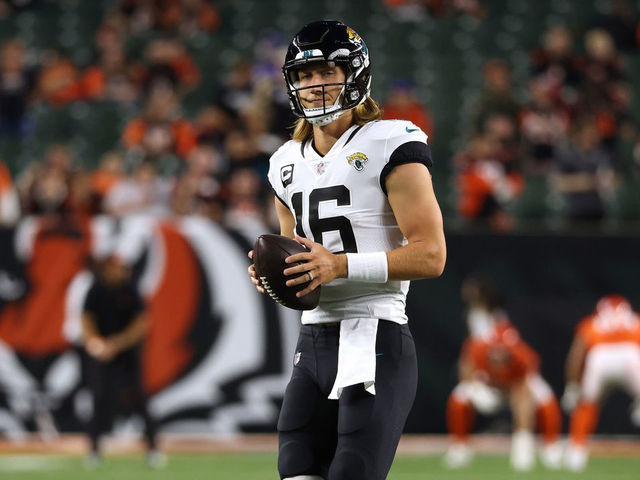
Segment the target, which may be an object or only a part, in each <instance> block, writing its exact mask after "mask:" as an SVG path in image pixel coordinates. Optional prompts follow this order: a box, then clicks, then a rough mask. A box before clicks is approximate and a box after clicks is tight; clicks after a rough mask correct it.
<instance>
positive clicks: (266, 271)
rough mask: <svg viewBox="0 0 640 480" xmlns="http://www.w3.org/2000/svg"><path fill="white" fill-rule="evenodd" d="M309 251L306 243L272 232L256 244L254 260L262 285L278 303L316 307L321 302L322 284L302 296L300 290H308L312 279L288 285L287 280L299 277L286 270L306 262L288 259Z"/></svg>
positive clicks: (288, 305)
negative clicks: (286, 273) (287, 261)
mask: <svg viewBox="0 0 640 480" xmlns="http://www.w3.org/2000/svg"><path fill="white" fill-rule="evenodd" d="M307 251H308V250H307V248H306V247H305V246H304V245H301V244H299V243H298V242H296V241H295V240H293V239H291V238H288V237H284V236H282V235H273V234H270V233H267V234H264V235H260V236H259V237H258V239H257V240H256V244H255V246H254V247H253V263H254V265H255V269H256V275H257V276H258V278H259V279H260V282H261V283H262V286H263V287H264V289H265V290H266V291H267V293H268V294H269V295H270V296H271V298H273V299H274V300H275V301H276V302H278V303H280V304H281V305H284V306H285V307H289V308H293V309H295V310H313V309H314V308H316V307H317V306H318V302H319V301H320V286H318V287H317V288H315V289H314V290H313V291H312V292H310V293H308V294H306V295H304V296H302V297H300V298H298V297H296V293H297V292H299V291H300V290H304V289H305V288H306V287H307V285H308V284H309V282H305V283H302V284H300V285H296V286H295V287H287V285H286V281H287V280H290V279H291V278H295V277H294V276H286V275H285V274H284V273H282V272H283V270H284V269H285V268H287V267H292V266H294V265H300V264H301V263H303V262H297V263H291V264H287V263H285V262H284V259H285V258H287V257H289V256H291V255H295V254H296V253H302V252H307ZM305 275H306V274H305Z"/></svg>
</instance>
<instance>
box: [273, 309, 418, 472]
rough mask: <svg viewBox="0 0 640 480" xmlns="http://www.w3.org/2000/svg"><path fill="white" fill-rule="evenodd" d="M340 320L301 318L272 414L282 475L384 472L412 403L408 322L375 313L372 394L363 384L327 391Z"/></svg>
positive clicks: (413, 369) (414, 376)
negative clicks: (304, 321)
mask: <svg viewBox="0 0 640 480" xmlns="http://www.w3.org/2000/svg"><path fill="white" fill-rule="evenodd" d="M339 334H340V326H339V325H334V326H319V325H303V326H302V327H301V330H300V336H299V338H298V344H297V346H296V359H297V363H295V362H294V363H295V365H294V368H293V374H292V376H291V380H290V382H289V385H288V386H287V389H286V392H285V395H284V401H283V404H282V410H281V412H280V418H279V420H278V441H279V455H278V470H279V473H280V477H281V478H289V477H295V476H298V475H318V476H321V477H322V478H324V479H326V480H384V479H385V478H386V477H387V474H388V472H389V469H390V468H391V463H392V462H393V458H394V456H395V452H396V448H397V446H398V442H399V441H400V435H401V434H402V429H403V428H404V424H405V421H406V419H407V416H408V414H409V410H410V409H411V406H412V404H413V400H414V397H415V393H416V385H417V362H416V352H415V345H414V343H413V338H412V336H411V333H410V331H409V327H408V325H399V324H397V323H394V322H390V321H385V320H380V321H379V324H378V333H377V340H376V355H377V356H376V384H375V388H376V394H375V395H371V394H370V393H368V392H367V391H365V390H364V386H363V385H362V384H359V385H352V386H350V387H346V388H345V389H344V390H343V392H342V395H341V396H340V399H339V400H329V399H328V398H327V397H328V395H329V392H330V391H331V388H332V387H333V383H334V381H335V377H336V372H337V366H338V342H339Z"/></svg>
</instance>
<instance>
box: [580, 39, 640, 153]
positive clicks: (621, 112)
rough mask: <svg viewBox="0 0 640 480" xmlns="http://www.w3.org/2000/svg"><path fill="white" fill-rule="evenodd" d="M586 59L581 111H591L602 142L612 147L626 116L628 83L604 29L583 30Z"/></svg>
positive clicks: (620, 61) (613, 147) (613, 44)
mask: <svg viewBox="0 0 640 480" xmlns="http://www.w3.org/2000/svg"><path fill="white" fill-rule="evenodd" d="M584 43H585V49H586V52H587V61H586V62H587V63H586V66H585V75H584V79H583V83H582V86H581V95H580V105H579V107H580V110H579V111H580V113H581V114H594V115H595V116H596V120H597V127H598V131H599V134H600V138H601V139H602V142H603V146H604V147H605V148H606V149H607V150H608V151H610V152H614V151H615V147H616V143H617V140H618V135H619V133H620V131H621V126H622V125H623V124H624V123H625V121H626V120H627V118H626V117H627V110H628V108H629V104H630V94H629V87H628V85H627V84H626V81H625V79H624V74H623V71H622V59H621V57H620V55H619V53H618V51H617V50H616V46H615V43H614V42H613V39H612V38H611V35H609V34H608V33H607V32H606V31H604V30H601V29H594V30H590V31H588V32H587V33H586V35H585V39H584Z"/></svg>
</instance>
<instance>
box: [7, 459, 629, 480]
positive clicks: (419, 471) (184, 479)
mask: <svg viewBox="0 0 640 480" xmlns="http://www.w3.org/2000/svg"><path fill="white" fill-rule="evenodd" d="M275 465H276V457H275V455H272V454H224V455H220V454H218V455H206V454H198V455H195V454H194V455H177V454H176V455H170V456H169V463H168V464H167V466H166V467H165V468H164V469H163V470H159V471H154V470H150V469H149V468H148V467H147V466H146V465H145V464H144V462H143V461H142V460H141V459H140V458H138V457H121V456H118V457H113V458H107V459H106V460H105V461H104V462H103V464H102V465H101V466H100V467H99V468H98V469H96V470H93V471H87V470H86V469H85V468H84V466H83V463H82V460H81V459H78V458H65V457H54V456H45V455H37V456H35V455H31V456H27V455H24V456H0V479H7V480H9V479H12V480H13V479H16V480H26V479H29V480H76V479H77V480H80V479H82V480H129V479H132V480H133V479H136V480H145V479H157V480H205V479H206V480H269V479H274V480H277V478H278V476H277V473H276V471H275ZM639 471H640V457H639V458H592V459H591V460H590V462H589V466H588V467H587V470H586V471H585V472H583V473H580V474H574V473H569V472H566V471H549V470H545V469H543V468H542V467H538V468H537V469H536V470H534V471H532V472H529V473H515V472H512V471H510V470H509V468H508V461H507V458H506V457H504V456H482V457H477V458H476V459H475V460H474V462H473V464H472V465H471V466H470V467H468V468H465V469H461V470H455V471H451V470H447V469H445V468H443V466H442V463H441V458H440V457H436V456H424V457H418V456H399V457H398V458H396V461H395V463H394V465H393V468H392V469H391V473H390V474H389V477H388V480H436V479H437V480H467V479H469V480H510V479H514V480H515V479H518V480H542V479H544V480H571V479H573V478H575V479H576V480H605V479H606V480H627V479H628V480H631V479H637V478H639V477H638V472H639Z"/></svg>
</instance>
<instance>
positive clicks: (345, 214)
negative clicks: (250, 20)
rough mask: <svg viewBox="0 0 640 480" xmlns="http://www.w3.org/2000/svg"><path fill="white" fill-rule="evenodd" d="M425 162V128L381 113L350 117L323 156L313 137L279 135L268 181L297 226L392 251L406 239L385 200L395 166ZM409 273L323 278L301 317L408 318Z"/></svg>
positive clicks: (336, 249) (342, 248)
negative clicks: (367, 118)
mask: <svg viewBox="0 0 640 480" xmlns="http://www.w3.org/2000/svg"><path fill="white" fill-rule="evenodd" d="M415 162H417V163H423V164H425V165H426V166H427V168H429V169H430V168H431V165H432V161H431V154H430V151H429V147H428V146H427V136H426V135H425V133H424V132H422V130H420V129H419V128H418V127H416V126H415V125H414V124H413V123H411V122H407V121H402V120H379V121H374V122H369V123H367V124H365V125H362V126H358V125H353V126H352V127H350V128H349V129H348V130H347V131H346V132H345V133H344V134H343V135H342V136H341V137H340V138H339V139H338V141H337V142H336V143H335V144H334V145H333V147H332V148H331V150H330V151H329V152H328V153H327V154H326V155H324V156H322V155H320V154H319V153H318V152H317V151H316V150H315V148H314V147H313V140H309V141H306V142H304V143H300V142H296V141H293V140H290V141H288V142H287V143H285V144H284V145H283V146H282V147H280V149H278V151H276V152H275V153H274V154H273V156H272V157H271V159H270V165H269V174H268V176H269V181H270V183H271V186H272V187H273V190H274V192H275V194H276V196H277V197H278V199H279V200H280V201H281V202H282V203H283V204H284V205H285V206H286V207H287V208H288V209H289V210H290V211H291V213H292V214H293V216H294V218H295V220H296V226H295V229H296V233H297V234H298V235H300V236H301V237H306V238H308V239H310V240H313V241H314V242H318V243H321V244H322V245H323V246H324V247H325V248H327V249H328V250H329V251H330V252H332V253H370V252H380V251H385V252H387V251H390V250H393V249H395V248H398V247H401V246H402V245H405V244H406V243H407V239H406V238H405V237H404V235H403V234H402V232H401V231H400V228H399V227H398V224H397V223H396V220H395V216H394V214H393V211H392V209H391V206H390V205H389V202H388V200H387V192H386V186H385V182H386V178H387V175H388V174H389V173H390V172H391V171H392V170H393V168H394V167H396V166H398V165H401V164H404V163H415ZM408 289H409V281H388V282H386V283H367V282H356V281H352V280H349V281H347V280H346V279H336V280H334V281H333V282H331V283H328V284H325V285H323V286H322V293H321V295H320V303H319V305H318V307H316V308H315V309H314V310H310V311H305V312H304V313H303V314H302V323H304V324H317V323H328V322H337V321H340V320H343V319H347V318H378V319H385V320H391V321H393V322H396V323H406V322H407V316H406V314H405V304H406V295H407V291H408Z"/></svg>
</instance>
